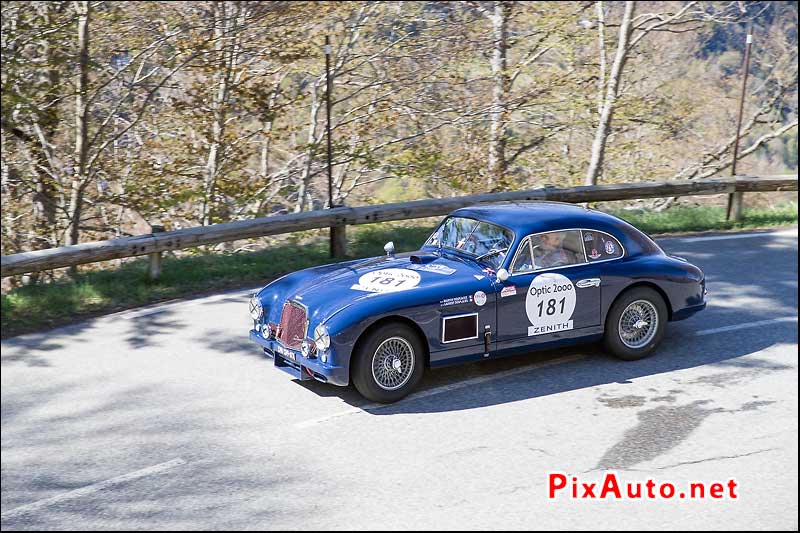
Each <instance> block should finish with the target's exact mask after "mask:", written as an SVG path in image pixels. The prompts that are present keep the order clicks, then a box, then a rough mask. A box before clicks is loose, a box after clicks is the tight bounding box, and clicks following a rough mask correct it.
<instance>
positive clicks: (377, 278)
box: [259, 251, 488, 324]
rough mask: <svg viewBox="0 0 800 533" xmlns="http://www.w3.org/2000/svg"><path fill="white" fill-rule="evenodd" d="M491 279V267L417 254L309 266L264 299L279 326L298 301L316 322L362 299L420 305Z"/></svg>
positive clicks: (277, 283)
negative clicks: (287, 308)
mask: <svg viewBox="0 0 800 533" xmlns="http://www.w3.org/2000/svg"><path fill="white" fill-rule="evenodd" d="M487 277H488V273H487V271H486V270H485V267H484V266H482V265H480V264H479V263H477V262H475V261H472V260H469V259H466V258H462V257H460V256H458V255H456V254H452V255H451V254H443V255H440V254H438V253H432V252H426V251H417V252H409V253H403V254H397V255H395V256H391V257H389V256H384V257H375V258H370V259H364V260H357V261H349V262H346V263H338V264H332V265H324V266H320V267H313V268H308V269H305V270H301V271H298V272H295V273H292V274H289V275H287V276H284V277H283V278H280V279H278V280H276V281H274V282H273V283H270V284H269V285H267V286H266V287H264V288H263V289H262V290H261V291H260V292H259V296H260V298H261V300H262V304H263V305H264V306H265V307H268V308H269V315H268V316H269V320H270V321H272V322H278V321H279V320H280V313H281V310H282V307H283V303H284V302H285V301H286V300H294V301H296V302H299V303H301V304H303V305H304V306H306V307H307V308H308V310H309V312H310V316H309V319H310V320H311V322H312V324H314V323H319V322H321V321H323V320H325V319H327V318H329V317H330V316H332V315H333V314H335V313H338V312H339V311H341V310H343V309H345V308H347V307H349V306H350V305H353V304H354V303H356V302H359V301H361V300H367V299H381V300H384V301H386V302H390V301H392V300H393V301H395V302H397V301H401V300H402V301H407V302H409V305H417V304H422V303H425V302H427V301H435V300H438V299H440V298H444V297H447V296H448V295H449V293H450V292H453V291H455V292H458V291H459V290H462V291H463V287H464V286H465V285H467V286H468V285H471V284H475V282H476V280H483V279H485V278H487ZM410 302H413V304H412V303H410Z"/></svg>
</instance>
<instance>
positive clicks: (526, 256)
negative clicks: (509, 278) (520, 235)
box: [511, 239, 533, 273]
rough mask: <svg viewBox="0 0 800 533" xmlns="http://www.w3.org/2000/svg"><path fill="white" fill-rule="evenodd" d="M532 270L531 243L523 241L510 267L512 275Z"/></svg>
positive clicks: (527, 240) (528, 240) (526, 240)
mask: <svg viewBox="0 0 800 533" xmlns="http://www.w3.org/2000/svg"><path fill="white" fill-rule="evenodd" d="M531 270H533V256H531V241H530V239H525V240H524V241H522V244H520V245H519V250H517V255H516V257H515V258H514V264H513V265H511V272H512V273H519V272H530V271H531Z"/></svg>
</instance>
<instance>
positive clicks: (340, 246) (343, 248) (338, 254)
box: [331, 226, 347, 259]
mask: <svg viewBox="0 0 800 533" xmlns="http://www.w3.org/2000/svg"><path fill="white" fill-rule="evenodd" d="M346 255H347V226H331V257H332V258H334V259H344V257H345V256H346Z"/></svg>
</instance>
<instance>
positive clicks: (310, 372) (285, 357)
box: [250, 329, 350, 387]
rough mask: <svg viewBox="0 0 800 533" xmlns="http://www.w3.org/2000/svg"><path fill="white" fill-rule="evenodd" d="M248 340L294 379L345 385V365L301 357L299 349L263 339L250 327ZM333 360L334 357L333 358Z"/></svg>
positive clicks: (346, 373) (346, 375)
mask: <svg viewBox="0 0 800 533" xmlns="http://www.w3.org/2000/svg"><path fill="white" fill-rule="evenodd" d="M250 340H251V341H252V342H254V343H256V344H258V345H259V346H261V347H262V348H263V349H264V353H265V354H266V355H268V356H269V357H271V358H272V359H273V360H274V361H275V366H276V367H277V368H279V369H281V370H283V371H284V372H286V373H287V374H289V375H290V376H292V377H293V378H295V379H299V380H310V379H315V380H317V381H322V382H323V383H331V384H333V385H339V386H342V387H344V386H347V385H348V383H349V381H350V373H349V372H348V369H347V368H346V367H341V366H335V365H331V364H330V362H329V363H328V364H323V363H322V361H320V360H319V358H311V359H308V358H306V357H303V354H301V353H300V351H299V350H292V349H290V348H286V347H285V346H283V344H281V343H280V342H278V341H277V340H273V339H265V338H264V337H262V336H261V333H259V332H258V331H256V330H254V329H251V330H250ZM334 360H335V359H334Z"/></svg>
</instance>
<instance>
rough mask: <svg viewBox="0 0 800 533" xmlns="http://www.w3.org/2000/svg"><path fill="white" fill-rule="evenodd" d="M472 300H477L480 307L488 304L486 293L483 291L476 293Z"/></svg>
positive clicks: (476, 303) (476, 302)
mask: <svg viewBox="0 0 800 533" xmlns="http://www.w3.org/2000/svg"><path fill="white" fill-rule="evenodd" d="M472 298H473V299H474V300H475V305H477V306H478V307H480V306H481V305H483V304H485V303H486V293H485V292H483V291H478V292H476V293H475V294H474V295H473V296H472Z"/></svg>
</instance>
